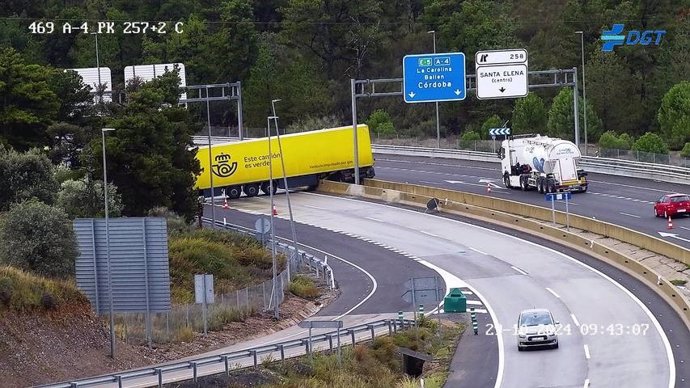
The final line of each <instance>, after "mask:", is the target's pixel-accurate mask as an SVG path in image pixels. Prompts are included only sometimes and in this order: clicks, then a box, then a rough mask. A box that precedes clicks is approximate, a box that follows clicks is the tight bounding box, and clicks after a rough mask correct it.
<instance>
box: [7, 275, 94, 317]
mask: <svg viewBox="0 0 690 388" xmlns="http://www.w3.org/2000/svg"><path fill="white" fill-rule="evenodd" d="M88 305H89V301H88V299H86V296H84V294H82V293H81V292H80V291H79V290H78V289H77V288H76V287H75V286H74V284H72V283H71V282H67V281H63V280H51V279H46V278H42V277H38V276H34V275H31V274H29V273H27V272H24V271H21V270H18V269H16V268H12V267H0V308H5V309H9V310H12V311H16V312H29V311H47V310H55V309H59V308H69V309H70V310H75V309H76V308H83V307H87V306H88ZM0 315H1V314H0Z"/></svg>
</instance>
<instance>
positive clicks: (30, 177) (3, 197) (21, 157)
mask: <svg viewBox="0 0 690 388" xmlns="http://www.w3.org/2000/svg"><path fill="white" fill-rule="evenodd" d="M57 191H58V184H57V181H56V180H55V175H54V173H53V166H52V164H51V163H50V160H49V159H48V158H47V157H46V156H45V155H44V154H43V153H42V152H41V151H39V150H37V149H34V150H31V151H28V152H25V153H19V152H16V151H14V150H6V149H5V148H4V147H2V146H0V210H7V209H9V208H10V206H11V205H12V204H14V203H18V202H22V201H26V200H28V199H31V198H38V199H39V200H41V201H43V202H45V203H49V204H52V203H53V201H54V200H55V193H56V192H57Z"/></svg>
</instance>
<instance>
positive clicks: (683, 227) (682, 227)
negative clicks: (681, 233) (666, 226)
mask: <svg viewBox="0 0 690 388" xmlns="http://www.w3.org/2000/svg"><path fill="white" fill-rule="evenodd" d="M679 228H681V229H685V230H690V228H686V227H685V226H679Z"/></svg>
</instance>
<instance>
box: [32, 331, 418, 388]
mask: <svg viewBox="0 0 690 388" xmlns="http://www.w3.org/2000/svg"><path fill="white" fill-rule="evenodd" d="M414 324H415V321H414V320H410V319H403V320H399V319H381V320H378V321H375V322H370V323H365V324H361V325H356V326H352V327H349V328H343V329H340V332H339V333H340V337H343V336H344V337H345V338H346V339H347V337H350V340H351V343H352V344H353V345H354V344H356V343H357V342H362V341H368V340H373V339H374V338H375V337H376V335H382V334H386V333H387V334H388V335H391V334H393V333H396V332H397V331H398V330H399V329H403V328H405V326H407V327H408V328H409V327H412V326H413V325H414ZM385 328H387V329H388V330H387V332H386V331H385V330H381V329H385ZM377 329H378V331H377ZM364 332H368V333H370V336H361V335H360V337H359V338H357V334H361V333H364ZM334 338H335V340H336V343H337V340H338V331H331V332H327V333H323V334H318V335H312V336H311V343H309V337H302V338H298V339H294V340H288V341H282V342H277V343H274V344H270V345H262V346H258V347H254V348H247V349H242V350H238V351H234V352H228V353H222V354H219V355H216V356H208V357H203V358H198V359H194V360H189V361H183V362H176V363H171V364H166V365H160V366H156V367H148V368H142V369H136V370H132V371H128V372H123V373H115V374H110V375H104V376H99V377H93V378H87V379H81V380H73V381H70V382H65V383H59V384H53V385H42V386H41V387H45V388H78V387H94V386H98V385H103V384H117V387H118V388H123V387H126V386H127V384H126V383H127V382H128V381H132V380H135V379H141V378H144V377H155V378H157V384H156V383H154V384H151V385H149V386H158V387H162V386H163V384H164V383H166V376H165V375H166V374H168V375H170V374H171V373H172V372H180V371H190V370H191V372H192V377H191V380H194V382H196V381H197V379H198V377H201V376H203V375H207V374H209V375H210V374H216V372H211V373H204V372H200V370H199V369H200V367H208V366H222V371H221V372H224V373H225V374H229V373H230V371H231V370H234V369H242V368H245V367H246V366H238V365H237V364H235V365H233V364H231V363H230V362H231V361H233V362H236V361H241V360H246V359H247V358H250V360H249V361H250V363H251V364H250V365H249V366H254V367H257V366H258V364H259V356H261V355H271V354H272V353H274V352H279V353H280V359H281V361H284V360H285V358H286V356H285V351H286V350H289V349H303V350H304V353H302V352H300V353H299V354H297V355H302V354H308V353H309V350H310V349H313V348H314V344H317V345H319V344H323V345H324V346H320V348H322V349H326V348H328V349H329V350H331V351H332V350H333V342H334ZM325 343H328V346H327V347H326V346H325ZM293 356H296V355H293ZM206 372H208V371H206Z"/></svg>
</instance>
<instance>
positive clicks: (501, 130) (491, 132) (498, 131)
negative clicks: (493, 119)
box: [489, 128, 510, 136]
mask: <svg viewBox="0 0 690 388" xmlns="http://www.w3.org/2000/svg"><path fill="white" fill-rule="evenodd" d="M489 135H491V136H496V135H510V128H490V129H489Z"/></svg>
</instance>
